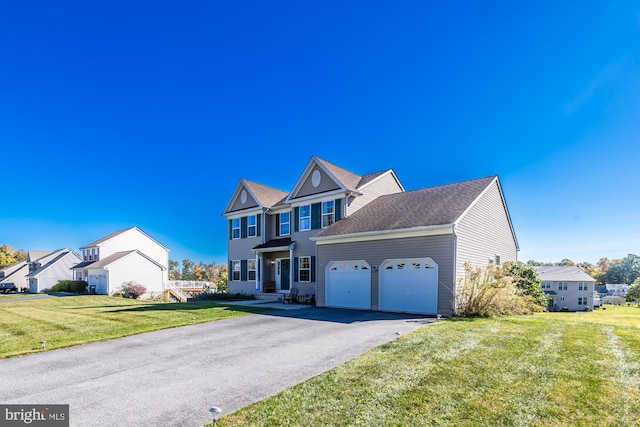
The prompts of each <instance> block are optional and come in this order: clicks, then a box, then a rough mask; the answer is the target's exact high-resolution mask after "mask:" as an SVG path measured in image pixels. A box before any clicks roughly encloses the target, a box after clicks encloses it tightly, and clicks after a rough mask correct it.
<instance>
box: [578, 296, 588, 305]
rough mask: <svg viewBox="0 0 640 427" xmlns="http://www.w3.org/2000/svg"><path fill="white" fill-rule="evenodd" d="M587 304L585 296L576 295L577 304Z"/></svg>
mask: <svg viewBox="0 0 640 427" xmlns="http://www.w3.org/2000/svg"><path fill="white" fill-rule="evenodd" d="M587 304H589V302H588V298H587V297H578V305H587Z"/></svg>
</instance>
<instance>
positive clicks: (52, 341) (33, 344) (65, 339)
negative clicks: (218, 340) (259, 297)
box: [0, 296, 264, 358]
mask: <svg viewBox="0 0 640 427" xmlns="http://www.w3.org/2000/svg"><path fill="white" fill-rule="evenodd" d="M260 311H264V309H258V308H256V309H253V308H249V307H236V306H226V305H224V304H218V303H214V302H210V301H205V302H190V303H174V304H168V303H158V302H150V301H139V300H132V299H125V298H113V297H107V296H78V297H60V298H46V299H35V300H23V301H21V300H20V299H19V298H16V299H12V300H11V301H7V302H2V303H0V358H7V357H12V356H19V355H24V354H29V353H35V352H39V351H43V349H42V346H41V345H40V342H41V341H46V350H51V349H55V348H61V347H69V346H72V345H78V344H85V343H89V342H95V341H102V340H106V339H111V338H119V337H124V336H128V335H134V334H139V333H142V332H149V331H155V330H159V329H166V328H172V327H176V326H184V325H188V324H191V323H200V322H209V321H212V320H219V319H224V318H227V317H234V316H242V315H244V314H247V313H251V312H260Z"/></svg>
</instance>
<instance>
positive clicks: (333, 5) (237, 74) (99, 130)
mask: <svg viewBox="0 0 640 427" xmlns="http://www.w3.org/2000/svg"><path fill="white" fill-rule="evenodd" d="M440 3H442V2H440ZM445 3H447V4H436V3H435V2H423V1H406V2H404V1H403V2H387V1H366V2H364V1H363V2H356V1H354V2H333V1H327V2H299V1H297V2H293V1H292V2H282V1H276V2H253V1H247V2H220V1H195V2H194V1H188V2H163V1H154V2H151V1H148V2H145V1H138V2H121V1H118V0H111V1H108V2H106V1H95V2H80V1H64V2H48V1H47V2H45V1H41V2H38V1H35V2H23V1H5V2H3V5H2V6H1V7H0V39H2V40H3V43H2V44H3V46H2V49H1V50H0V52H1V56H0V58H1V59H0V64H2V66H0V147H1V148H0V150H1V151H0V152H1V153H2V168H1V169H0V170H2V176H3V178H4V180H3V186H2V188H3V191H2V203H1V209H0V244H2V243H7V244H9V245H10V246H12V247H14V248H22V249H56V248H61V247H71V248H74V249H78V248H79V247H80V246H82V245H83V244H86V243H89V242H91V241H92V240H95V239H97V238H99V237H102V236H103V235H105V234H108V233H110V232H112V231H115V230H118V229H121V228H126V227H130V226H133V225H136V226H138V227H140V228H141V229H143V230H145V231H146V232H148V233H149V234H151V235H152V236H154V237H155V238H157V239H158V240H159V241H160V242H162V243H163V244H165V246H167V247H169V248H170V249H171V252H170V258H171V259H176V260H181V259H183V258H190V259H192V260H194V261H196V262H199V261H203V262H218V263H222V262H224V260H225V257H226V226H225V221H224V219H223V218H222V217H221V216H220V214H221V212H222V210H223V209H224V206H225V204H226V203H227V201H228V198H229V197H230V196H231V193H232V192H233V190H234V188H235V186H236V184H237V182H238V180H239V179H240V178H247V179H250V180H253V181H257V182H260V183H263V184H266V185H270V186H273V187H276V188H280V189H283V190H287V191H288V190H289V189H290V188H291V187H292V186H293V185H294V183H295V181H296V179H297V178H298V176H299V174H300V173H301V172H302V170H303V168H304V166H305V165H306V163H307V162H308V160H309V159H310V157H311V156H312V155H314V154H315V155H318V156H320V157H322V158H324V159H326V160H328V161H330V162H332V163H335V164H337V165H340V166H342V167H344V168H346V169H349V170H352V171H353V172H356V173H359V174H365V173H369V172H373V171H378V170H382V169H387V168H393V169H394V170H395V172H396V173H397V175H398V176H399V178H400V180H401V181H402V182H403V184H404V186H405V188H406V189H416V188H421V187H428V186H432V185H438V184H445V183H449V182H455V181H461V180H466V179H471V178H477V177H482V176H487V175H494V174H497V175H499V176H500V179H501V182H502V186H503V190H504V193H505V196H506V199H507V203H508V206H509V209H510V213H511V217H512V221H513V224H514V226H515V230H516V234H517V237H518V240H519V243H520V248H521V251H520V255H519V258H520V260H522V261H527V260H529V259H536V260H539V261H545V260H546V261H559V260H561V259H562V258H570V259H573V260H574V261H589V262H593V263H595V262H596V261H597V260H598V259H599V258H600V257H609V258H621V257H624V256H625V255H626V254H628V253H636V254H639V253H640V226H639V225H638V218H639V214H638V213H639V211H640V197H639V190H638V189H639V188H640V167H638V166H639V165H638V163H639V159H640V138H639V136H640V4H639V3H638V2H628V1H611V2H602V1H587V2H585V1H580V2H578V1H567V2H557V1H553V2H552V1H540V2H528V3H525V4H520V3H522V2H507V1H504V2H491V3H490V4H487V3H486V2H464V1H461V2H445Z"/></svg>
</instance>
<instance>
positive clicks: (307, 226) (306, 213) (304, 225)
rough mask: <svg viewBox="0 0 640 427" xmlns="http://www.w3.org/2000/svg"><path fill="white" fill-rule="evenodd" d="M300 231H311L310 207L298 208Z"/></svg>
mask: <svg viewBox="0 0 640 427" xmlns="http://www.w3.org/2000/svg"><path fill="white" fill-rule="evenodd" d="M299 229H300V231H308V230H311V205H304V206H300V228H299Z"/></svg>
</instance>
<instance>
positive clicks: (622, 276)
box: [527, 254, 640, 285]
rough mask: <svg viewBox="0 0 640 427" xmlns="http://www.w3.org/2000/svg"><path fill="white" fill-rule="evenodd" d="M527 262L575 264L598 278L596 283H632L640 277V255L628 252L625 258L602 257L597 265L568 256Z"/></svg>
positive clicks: (556, 264)
mask: <svg viewBox="0 0 640 427" xmlns="http://www.w3.org/2000/svg"><path fill="white" fill-rule="evenodd" d="M527 264H528V265H531V266H543V265H550V266H575V267H578V268H580V269H581V270H582V271H584V272H585V273H587V274H588V275H589V276H591V277H593V278H594V279H596V285H605V284H607V283H625V284H627V285H630V284H632V283H634V282H635V281H636V280H638V279H639V278H640V256H638V255H634V254H628V255H627V256H626V257H624V258H620V259H613V260H610V259H609V258H600V260H599V261H598V262H597V263H596V264H595V265H594V264H591V263H589V262H580V263H575V262H573V261H571V260H570V259H566V258H565V259H563V260H562V261H560V262H555V263H545V262H538V261H534V260H529V261H527Z"/></svg>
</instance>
